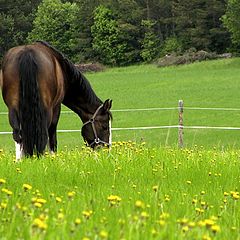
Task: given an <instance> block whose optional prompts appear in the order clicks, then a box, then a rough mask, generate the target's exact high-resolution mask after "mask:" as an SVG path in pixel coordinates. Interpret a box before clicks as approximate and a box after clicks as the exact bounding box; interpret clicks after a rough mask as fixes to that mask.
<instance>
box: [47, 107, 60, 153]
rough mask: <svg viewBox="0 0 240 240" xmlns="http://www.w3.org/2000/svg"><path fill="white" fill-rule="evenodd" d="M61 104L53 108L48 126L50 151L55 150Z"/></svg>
mask: <svg viewBox="0 0 240 240" xmlns="http://www.w3.org/2000/svg"><path fill="white" fill-rule="evenodd" d="M60 110H61V105H59V106H57V107H55V108H54V110H53V116H52V122H51V124H50V126H49V128H48V136H49V149H50V152H51V153H54V152H56V151H57V124H58V119H59V115H60Z"/></svg>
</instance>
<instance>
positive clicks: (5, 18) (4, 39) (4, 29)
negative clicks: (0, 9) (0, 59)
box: [0, 13, 14, 56]
mask: <svg viewBox="0 0 240 240" xmlns="http://www.w3.org/2000/svg"><path fill="white" fill-rule="evenodd" d="M13 35H14V19H13V18H12V16H11V15H6V14H4V13H0V56H2V55H3V53H4V52H6V51H7V50H8V49H9V48H11V47H12V45H13V44H12V42H11V41H9V39H12V36H13Z"/></svg>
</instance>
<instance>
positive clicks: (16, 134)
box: [8, 108, 23, 161]
mask: <svg viewBox="0 0 240 240" xmlns="http://www.w3.org/2000/svg"><path fill="white" fill-rule="evenodd" d="M8 114H9V115H8V117H9V123H10V125H11V127H12V129H13V139H14V141H15V148H16V160H17V161H18V160H20V159H21V158H22V157H23V148H22V138H21V129H20V121H19V117H18V113H17V111H16V109H14V108H13V109H9V113H8Z"/></svg>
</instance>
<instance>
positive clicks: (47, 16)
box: [28, 0, 78, 61]
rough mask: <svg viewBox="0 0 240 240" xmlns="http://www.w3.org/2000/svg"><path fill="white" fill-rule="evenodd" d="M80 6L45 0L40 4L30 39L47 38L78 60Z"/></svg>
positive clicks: (57, 0)
mask: <svg viewBox="0 0 240 240" xmlns="http://www.w3.org/2000/svg"><path fill="white" fill-rule="evenodd" d="M77 19H78V6H77V5H76V4H75V3H70V2H66V3H62V2H61V0H43V2H42V3H41V4H40V5H39V7H38V10H37V14H36V18H35V19H34V22H33V30H32V31H31V32H30V33H29V35H28V41H29V42H32V41H34V40H39V39H42V40H45V41H48V42H50V43H51V44H53V45H54V46H55V47H56V48H58V49H59V50H60V51H62V52H63V53H65V54H66V55H68V57H70V58H71V59H72V60H73V61H76V60H77V58H78V54H77V53H76V46H77V37H78V26H77Z"/></svg>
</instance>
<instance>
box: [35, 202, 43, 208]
mask: <svg viewBox="0 0 240 240" xmlns="http://www.w3.org/2000/svg"><path fill="white" fill-rule="evenodd" d="M33 205H34V206H35V207H37V208H41V207H42V206H43V205H42V204H41V203H39V202H35V203H34V204H33Z"/></svg>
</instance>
